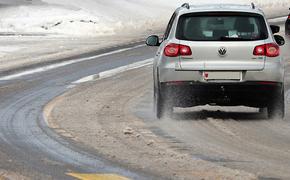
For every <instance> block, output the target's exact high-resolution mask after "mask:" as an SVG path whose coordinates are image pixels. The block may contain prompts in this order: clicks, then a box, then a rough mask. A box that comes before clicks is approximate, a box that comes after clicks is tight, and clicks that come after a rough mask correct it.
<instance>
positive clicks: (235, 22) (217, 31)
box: [176, 12, 268, 41]
mask: <svg viewBox="0 0 290 180" xmlns="http://www.w3.org/2000/svg"><path fill="white" fill-rule="evenodd" d="M176 37H177V39H180V40H190V41H255V40H264V39H267V38H268V31H267V28H266V23H265V20H264V18H263V16H261V15H258V14H252V13H229V12H227V13H223V12H216V13H192V14H185V15H182V16H180V18H179V21H178V26H177V34H176Z"/></svg>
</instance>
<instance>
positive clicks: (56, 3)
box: [0, 0, 290, 36]
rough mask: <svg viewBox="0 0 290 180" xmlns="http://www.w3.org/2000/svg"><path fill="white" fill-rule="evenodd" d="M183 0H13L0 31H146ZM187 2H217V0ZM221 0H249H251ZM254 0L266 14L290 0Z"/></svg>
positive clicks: (283, 9) (1, 15)
mask: <svg viewBox="0 0 290 180" xmlns="http://www.w3.org/2000/svg"><path fill="white" fill-rule="evenodd" d="M14 1H21V0H14ZM11 2H13V1H11ZM183 2H184V0H106V1H104V0H81V1H80V0H61V1H60V0H42V1H40V0H30V3H29V4H27V2H26V3H23V4H22V5H15V4H17V3H15V4H14V5H13V6H5V8H1V6H0V33H7V32H9V33H45V34H60V35H75V36H100V35H114V34H121V33H127V34H129V33H133V32H141V31H142V32H149V31H152V30H156V29H160V28H161V27H164V26H165V24H166V23H167V21H168V18H169V17H170V15H171V14H172V12H173V11H174V9H175V8H176V7H178V6H180V5H181V4H182V3H183ZM188 2H189V3H191V4H194V3H195V4H196V2H200V3H220V1H218V0H204V1H197V0H190V1H188ZM222 2H230V3H245V4H249V3H250V2H251V1H250V0H249V1H248V0H227V1H222ZM255 2H256V3H257V4H259V6H260V7H262V8H263V9H264V10H265V12H266V13H267V14H268V15H269V16H279V15H281V14H282V15H285V14H286V13H288V8H287V7H288V5H290V0H271V1H270V0H256V1H255ZM0 3H1V0H0ZM18 4H19V3H18ZM20 4H21V3H20Z"/></svg>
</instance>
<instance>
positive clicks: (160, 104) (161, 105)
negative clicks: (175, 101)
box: [154, 88, 173, 119]
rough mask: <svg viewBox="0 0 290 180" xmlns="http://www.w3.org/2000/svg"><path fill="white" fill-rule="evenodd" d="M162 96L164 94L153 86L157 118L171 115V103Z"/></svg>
mask: <svg viewBox="0 0 290 180" xmlns="http://www.w3.org/2000/svg"><path fill="white" fill-rule="evenodd" d="M164 97H166V95H165V94H161V92H160V90H159V88H154V109H155V114H156V117H157V118H158V119H161V118H163V117H164V116H165V115H166V116H169V117H171V116H172V114H173V106H172V103H170V101H168V100H166V99H165V98H164Z"/></svg>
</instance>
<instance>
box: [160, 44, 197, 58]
mask: <svg viewBox="0 0 290 180" xmlns="http://www.w3.org/2000/svg"><path fill="white" fill-rule="evenodd" d="M164 54H165V56H168V57H177V56H190V55H192V52H191V49H190V47H189V46H186V45H182V44H174V43H171V44H168V45H167V46H166V47H165V49H164Z"/></svg>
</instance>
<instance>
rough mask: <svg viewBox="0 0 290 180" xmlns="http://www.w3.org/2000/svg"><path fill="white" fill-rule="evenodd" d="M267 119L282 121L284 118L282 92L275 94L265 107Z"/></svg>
mask: <svg viewBox="0 0 290 180" xmlns="http://www.w3.org/2000/svg"><path fill="white" fill-rule="evenodd" d="M267 110H268V118H269V119H283V118H284V116H285V103H284V90H283V91H282V93H281V92H277V93H276V94H275V95H274V96H273V100H272V101H271V103H270V104H269V105H268V107H267Z"/></svg>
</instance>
